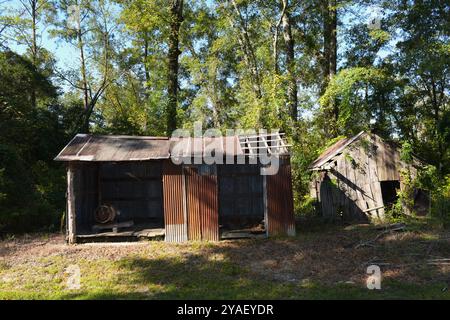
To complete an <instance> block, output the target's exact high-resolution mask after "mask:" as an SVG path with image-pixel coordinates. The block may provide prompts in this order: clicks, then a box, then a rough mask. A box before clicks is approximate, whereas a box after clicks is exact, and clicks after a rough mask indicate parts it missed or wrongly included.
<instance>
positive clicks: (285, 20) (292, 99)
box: [281, 0, 298, 121]
mask: <svg viewBox="0 0 450 320" xmlns="http://www.w3.org/2000/svg"><path fill="white" fill-rule="evenodd" d="M282 7H283V10H282V12H283V13H282V18H281V21H282V27H283V37H284V42H285V46H286V70H287V78H288V90H287V95H288V101H287V107H288V109H289V112H290V115H291V118H292V119H293V120H294V121H295V120H297V118H298V97H297V78H296V74H295V51H294V48H295V41H294V38H293V36H292V21H291V13H290V11H291V8H290V6H289V1H288V0H282Z"/></svg>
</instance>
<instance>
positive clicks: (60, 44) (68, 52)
mask: <svg viewBox="0 0 450 320" xmlns="http://www.w3.org/2000/svg"><path fill="white" fill-rule="evenodd" d="M207 2H208V1H207ZM0 6H1V7H3V8H1V7H0V10H2V9H5V8H7V10H8V9H9V10H19V9H20V8H22V4H21V3H20V1H19V0H7V1H6V2H2V1H1V0H0ZM352 11H353V12H352V13H347V14H346V15H344V16H341V17H340V20H341V26H340V28H341V29H342V28H349V27H350V26H352V25H354V24H356V23H360V22H361V21H364V22H367V21H369V19H370V18H371V17H374V16H380V14H382V11H381V10H380V9H378V8H377V7H372V8H370V9H369V10H367V9H364V10H363V9H362V8H358V7H355V8H354V10H352ZM116 14H117V12H116ZM38 27H39V28H40V31H39V34H40V36H41V46H42V47H44V48H45V49H47V50H48V51H50V52H51V53H52V54H53V55H54V57H55V59H56V61H57V68H58V69H61V70H69V69H76V68H77V67H78V66H79V53H78V50H77V49H76V48H75V47H74V46H72V45H71V44H69V43H67V42H65V41H62V40H60V39H56V38H52V37H50V35H49V32H48V31H49V30H50V28H51V27H47V29H43V27H44V26H43V25H39V26H38ZM338 37H339V39H338V43H339V44H340V45H339V47H338V50H339V52H342V51H343V50H345V48H346V46H347V44H346V43H345V40H344V39H343V38H342V33H340V32H339V30H338ZM394 44H395V43H393V44H392V45H394ZM8 45H9V46H10V47H11V48H12V49H13V50H15V51H17V52H18V53H23V52H24V51H25V50H26V47H25V46H24V45H18V44H16V43H14V42H12V41H10V42H8ZM387 54H388V51H387V50H383V51H380V52H379V57H380V58H382V57H384V56H386V55H387ZM341 64H342V61H341Z"/></svg>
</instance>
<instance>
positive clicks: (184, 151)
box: [170, 136, 244, 157]
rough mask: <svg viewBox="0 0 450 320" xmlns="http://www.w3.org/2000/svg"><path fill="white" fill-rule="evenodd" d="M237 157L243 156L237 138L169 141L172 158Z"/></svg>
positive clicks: (177, 139)
mask: <svg viewBox="0 0 450 320" xmlns="http://www.w3.org/2000/svg"><path fill="white" fill-rule="evenodd" d="M213 150H214V152H215V155H223V156H238V155H244V152H243V150H242V147H241V144H240V142H239V138H238V136H226V137H203V138H196V137H194V138H193V137H184V138H183V137H180V138H171V139H170V154H171V156H172V157H183V156H184V157H185V156H197V157H202V156H205V155H211V153H212V151H213Z"/></svg>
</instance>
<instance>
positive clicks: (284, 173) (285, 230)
mask: <svg viewBox="0 0 450 320" xmlns="http://www.w3.org/2000/svg"><path fill="white" fill-rule="evenodd" d="M266 179H267V180H266V192H267V224H266V225H267V233H268V235H269V236H276V235H288V236H295V219H294V203H293V195H292V178H291V165H290V162H289V159H288V158H287V159H283V160H282V161H281V162H280V168H279V170H278V173H277V174H275V175H268V176H267V177H266Z"/></svg>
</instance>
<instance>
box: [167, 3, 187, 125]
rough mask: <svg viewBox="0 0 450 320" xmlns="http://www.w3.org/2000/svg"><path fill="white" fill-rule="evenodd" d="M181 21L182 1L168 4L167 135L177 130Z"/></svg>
mask: <svg viewBox="0 0 450 320" xmlns="http://www.w3.org/2000/svg"><path fill="white" fill-rule="evenodd" d="M182 21H183V0H171V2H170V34H169V53H168V58H169V74H168V88H167V94H168V103H167V114H166V116H167V134H170V132H172V131H173V130H175V129H176V128H177V101H178V99H177V96H178V67H179V65H178V57H179V55H180V54H181V52H180V49H179V48H178V44H179V31H180V26H181V22H182Z"/></svg>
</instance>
